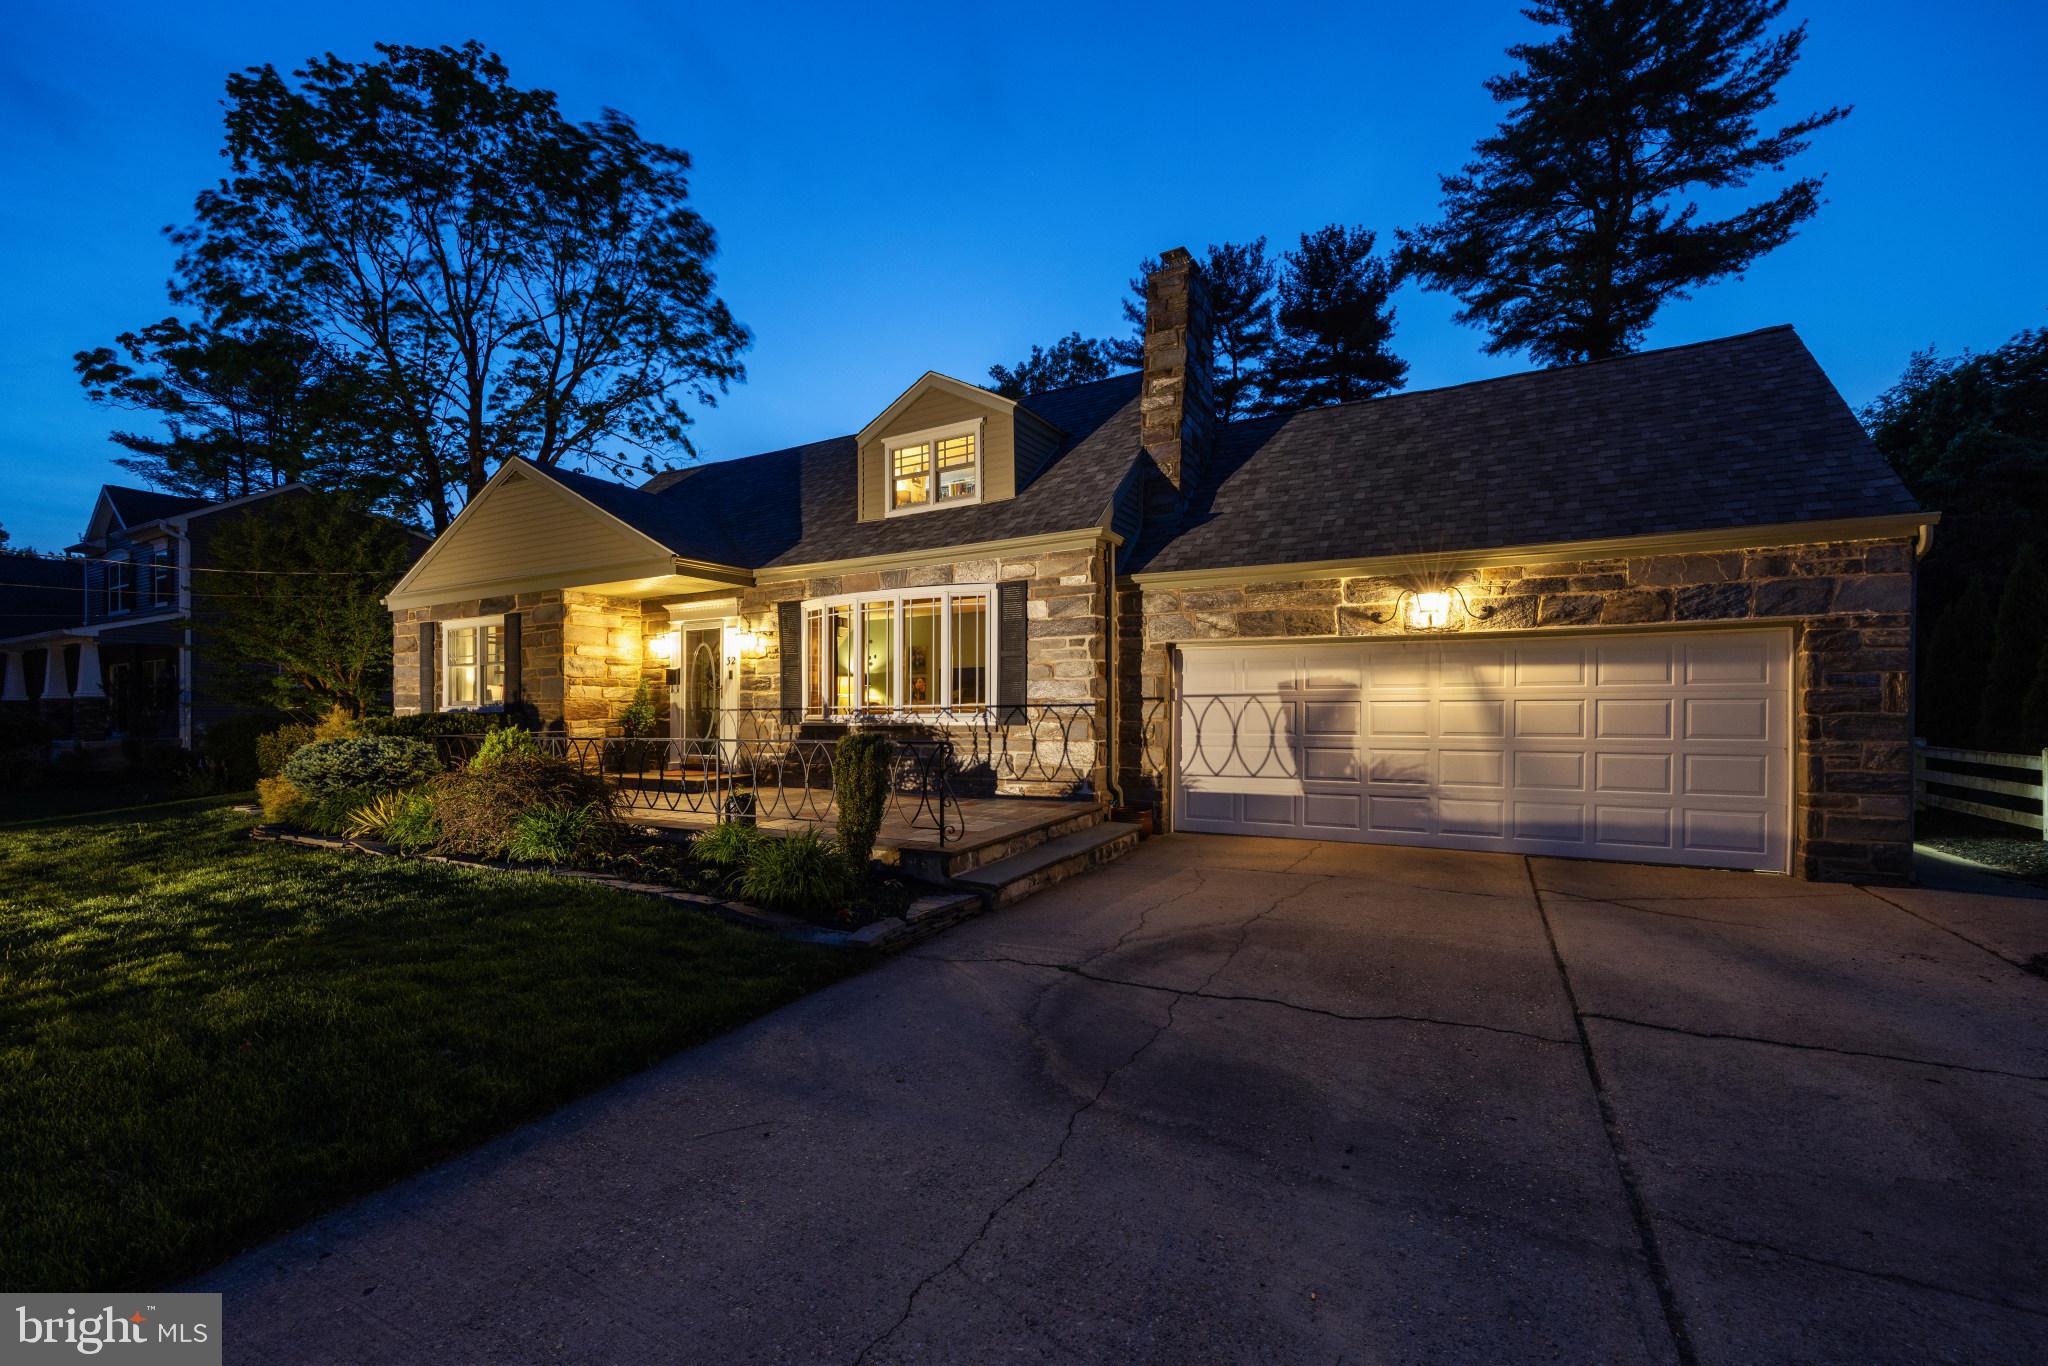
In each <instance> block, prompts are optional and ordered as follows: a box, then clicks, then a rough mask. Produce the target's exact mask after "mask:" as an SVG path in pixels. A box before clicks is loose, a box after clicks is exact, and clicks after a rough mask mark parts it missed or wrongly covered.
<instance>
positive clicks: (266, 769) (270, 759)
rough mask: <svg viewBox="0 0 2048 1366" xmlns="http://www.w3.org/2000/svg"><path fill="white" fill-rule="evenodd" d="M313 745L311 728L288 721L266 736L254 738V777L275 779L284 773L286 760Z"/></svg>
mask: <svg viewBox="0 0 2048 1366" xmlns="http://www.w3.org/2000/svg"><path fill="white" fill-rule="evenodd" d="M312 743H313V728H312V727H311V726H308V725H304V724H302V723H300V722H297V721H290V722H287V723H285V724H284V725H282V726H279V727H278V728H277V729H276V730H273V731H271V732H270V733H269V734H267V735H259V736H257V737H256V776H257V777H259V778H275V777H276V776H277V775H278V774H280V773H282V772H284V765H285V761H286V760H287V759H290V758H291V757H292V755H294V754H296V753H297V752H298V751H299V750H300V749H302V748H303V747H305V746H307V745H310V744H312Z"/></svg>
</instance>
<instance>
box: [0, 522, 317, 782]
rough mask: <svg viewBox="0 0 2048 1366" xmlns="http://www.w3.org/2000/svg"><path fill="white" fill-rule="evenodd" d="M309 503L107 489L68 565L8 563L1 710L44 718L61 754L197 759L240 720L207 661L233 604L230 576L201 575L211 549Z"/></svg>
mask: <svg viewBox="0 0 2048 1366" xmlns="http://www.w3.org/2000/svg"><path fill="white" fill-rule="evenodd" d="M301 491H303V486H302V485H298V484H289V485H285V486H283V487H280V488H276V489H268V490H265V491H264V492H261V493H256V494H251V495H249V496H247V497H243V498H230V499H224V500H215V499H208V498H188V497H183V496H180V495H176V494H169V493H157V492H153V491H150V490H147V489H131V488H123V487H121V486H120V485H117V484H107V485H104V486H102V487H101V489H100V493H99V497H98V499H97V500H96V501H95V502H94V504H93V510H92V516H91V519H90V522H89V523H88V525H87V527H86V530H85V535H84V536H83V537H82V538H81V539H80V540H79V542H78V544H76V545H74V546H71V547H69V551H68V557H67V558H65V559H53V558H46V557H40V556H8V557H6V559H5V561H4V562H0V566H4V568H5V570H6V572H5V573H0V705H9V706H15V707H24V708H26V707H33V708H35V709H36V710H37V711H38V712H40V714H41V715H42V717H43V719H44V720H45V721H47V722H48V723H49V724H50V725H51V727H52V728H53V729H54V730H55V731H56V733H57V735H58V736H59V738H60V741H61V742H64V743H76V744H82V745H85V746H88V747H90V746H93V745H96V744H99V743H103V742H112V741H121V740H140V741H157V742H168V743H175V744H181V745H185V746H187V747H190V745H191V744H192V742H193V740H194V738H195V737H196V736H198V735H200V734H203V733H204V732H205V730H206V727H207V726H208V724H210V723H211V722H213V721H215V720H217V719H219V718H221V717H223V716H226V715H229V714H231V713H232V712H234V711H235V710H236V709H237V707H236V703H235V702H234V701H233V700H232V691H231V690H230V689H228V688H227V687H226V686H225V684H226V682H227V680H226V679H225V678H224V677H223V675H222V672H221V669H222V668H224V667H226V666H220V665H217V664H216V662H215V660H214V659H213V657H212V652H211V651H209V650H208V648H207V641H208V638H209V634H210V631H211V630H212V629H213V618H214V617H215V616H216V615H217V614H215V613H213V612H211V611H209V607H210V606H211V604H213V603H215V602H217V601H219V597H218V595H219V594H222V593H225V592H231V591H233V589H232V587H231V586H223V584H222V583H220V582H217V580H222V579H227V580H232V578H233V576H232V575H219V574H216V575H209V574H208V573H207V572H206V571H207V570H208V568H209V559H210V556H209V553H208V546H209V543H210V541H211V539H212V537H213V536H214V534H215V533H216V532H217V531H218V530H219V529H220V528H221V527H223V526H224V525H226V524H227V523H228V522H229V521H230V520H231V519H232V518H233V517H237V516H262V515H264V514H265V512H266V511H267V510H269V509H270V508H272V507H275V506H277V505H278V500H280V499H282V498H287V497H291V496H293V495H295V494H297V493H299V492H301ZM195 571H197V572H196V573H195ZM195 579H197V580H199V586H198V588H197V590H196V591H195V588H194V582H195Z"/></svg>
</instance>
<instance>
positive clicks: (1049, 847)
mask: <svg viewBox="0 0 2048 1366" xmlns="http://www.w3.org/2000/svg"><path fill="white" fill-rule="evenodd" d="M1137 846H1138V827H1137V826H1135V825H1125V824H1123V823H1122V822H1119V821H1110V820H1103V819H1101V818H1100V813H1099V812H1098V813H1097V819H1096V820H1095V821H1094V822H1092V823H1090V824H1089V825H1087V826H1085V827H1083V828H1082V829H1079V830H1075V831H1073V832H1071V833H1069V834H1064V835H1060V836H1058V837H1057V838H1053V839H1047V840H1044V841H1042V842H1040V843H1037V844H1033V845H1032V846H1031V847H1029V848H1027V849H1024V850H1023V851H1021V852H1019V853H1014V854H1011V855H1010V856H1009V857H1007V858H1000V859H996V860H994V861H993V862H989V863H984V864H981V865H979V866H977V867H974V868H971V869H969V870H967V871H966V872H963V873H959V874H956V875H955V876H954V878H953V883H954V885H955V886H958V887H961V888H964V889H966V890H968V891H976V892H979V893H981V895H982V897H983V898H984V899H985V900H987V901H988V903H989V904H990V905H991V906H1007V905H1010V904H1011V903H1012V902H1016V901H1021V900H1023V899H1024V898H1025V897H1027V896H1030V895H1031V894H1032V893H1033V892H1040V891H1043V890H1045V889H1046V888H1047V887H1050V886H1052V885H1053V884H1054V883H1058V882H1064V881H1066V880H1067V879H1068V878H1070V877H1073V876H1074V875H1075V874H1076V873H1085V872H1087V871H1088V870H1089V869H1090V868H1093V867H1095V866H1096V865H1097V864H1102V863H1108V862H1109V861H1110V860H1112V859H1117V858H1122V857H1123V856H1124V855H1125V854H1127V853H1129V852H1130V851H1131V850H1133V849H1135V848H1137Z"/></svg>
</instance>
